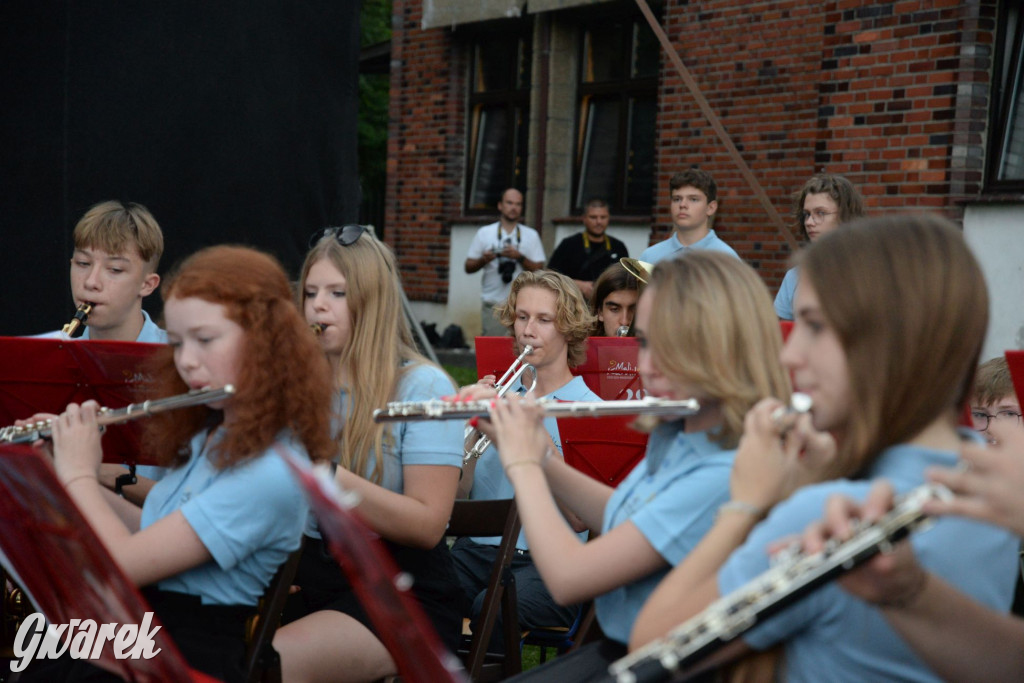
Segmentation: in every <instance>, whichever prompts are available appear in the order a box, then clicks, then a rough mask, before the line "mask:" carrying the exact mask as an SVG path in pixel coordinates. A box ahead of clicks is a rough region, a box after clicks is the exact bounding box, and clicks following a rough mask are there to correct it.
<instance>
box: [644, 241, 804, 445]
mask: <svg viewBox="0 0 1024 683" xmlns="http://www.w3.org/2000/svg"><path fill="white" fill-rule="evenodd" d="M647 287H648V291H647V292H645V293H644V296H649V295H650V293H651V292H650V289H651V288H653V289H654V292H653V294H654V301H653V305H652V308H651V320H650V323H649V326H650V329H649V330H647V331H646V332H647V343H648V344H649V345H650V347H651V351H652V352H653V353H654V358H656V359H657V363H656V364H657V368H658V371H659V372H661V373H662V374H664V375H665V376H666V377H667V378H668V379H669V380H670V381H672V382H674V383H678V384H686V385H689V386H690V387H691V388H692V389H693V390H694V391H695V392H697V393H698V394H699V395H700V396H701V398H703V399H704V400H712V401H715V402H717V403H719V404H720V409H721V413H722V425H721V427H720V428H719V429H718V431H717V432H716V433H715V434H714V436H713V438H714V439H715V441H717V442H718V443H719V444H720V445H721V446H722V447H723V448H735V447H736V446H737V445H738V444H739V439H740V436H741V435H742V434H743V418H744V416H745V415H746V414H747V411H748V410H750V408H751V407H753V405H754V404H755V403H757V402H758V401H759V400H761V399H762V398H766V397H769V396H775V397H777V398H779V399H781V400H783V401H788V400H789V395H790V383H789V376H788V375H787V374H786V372H785V371H784V370H783V368H782V365H781V363H780V362H779V352H780V350H781V348H782V333H781V331H780V328H779V321H778V319H777V318H776V317H775V309H774V308H773V306H772V299H771V296H770V295H769V294H768V289H767V288H766V287H765V285H764V283H763V282H762V281H761V278H760V277H758V275H757V273H756V272H754V269H753V268H751V267H750V266H748V265H746V264H745V263H743V262H742V261H740V260H739V259H737V258H735V257H734V256H730V255H727V254H722V253H718V252H711V251H688V252H686V253H685V254H684V255H683V256H681V257H679V258H676V259H672V260H667V261H660V262H659V263H658V264H657V266H656V267H655V268H654V273H653V274H652V276H651V281H650V283H649V284H648V285H647Z"/></svg>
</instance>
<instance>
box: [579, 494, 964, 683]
mask: <svg viewBox="0 0 1024 683" xmlns="http://www.w3.org/2000/svg"><path fill="white" fill-rule="evenodd" d="M952 497H953V494H952V493H950V491H949V489H947V488H946V487H944V486H940V485H936V484H925V485H923V486H919V487H917V488H915V489H912V490H911V491H909V492H907V493H906V494H904V495H902V496H900V497H899V498H898V499H897V502H896V505H895V506H894V507H893V509H892V510H891V511H890V512H889V513H888V514H886V515H885V516H884V517H882V518H881V519H879V520H878V521H877V522H875V523H873V524H861V525H858V526H857V527H856V530H855V532H854V534H853V536H852V537H851V538H850V539H849V540H847V541H842V542H836V541H834V540H832V541H829V542H827V543H826V545H825V548H824V550H822V551H820V552H817V553H814V554H810V555H808V554H804V553H803V552H801V551H800V550H799V548H798V547H793V548H791V549H789V550H785V551H783V553H782V556H781V557H780V558H778V560H777V561H775V562H774V563H773V565H772V567H771V568H770V569H769V570H768V571H766V572H764V573H762V574H761V575H760V576H757V577H755V578H754V579H752V580H751V581H749V582H748V583H746V584H744V585H743V586H740V587H739V588H737V589H736V590H735V591H733V592H732V593H730V594H729V595H726V596H724V597H722V598H719V599H718V600H716V601H715V602H713V603H711V604H710V605H708V607H707V608H706V609H705V610H704V611H703V612H701V613H700V614H698V615H696V616H694V617H693V618H692V619H689V620H688V621H685V622H683V623H682V624H681V625H679V626H677V627H676V628H674V629H673V630H672V631H671V632H669V633H668V635H666V636H665V637H664V638H661V639H659V640H656V641H654V642H652V643H650V644H648V645H646V646H645V647H643V648H641V649H639V650H637V651H636V652H633V653H631V654H629V655H627V656H625V657H623V658H622V659H619V660H618V661H616V662H613V663H612V664H611V665H610V666H609V667H608V675H607V676H606V677H603V678H599V679H598V680H599V681H605V682H610V681H614V682H615V683H656V682H657V681H668V680H673V679H676V678H678V677H680V676H682V675H683V674H684V673H685V670H686V669H688V668H690V667H692V666H693V665H694V664H696V663H697V662H698V661H700V660H701V659H702V658H704V657H705V656H707V655H708V654H710V653H712V652H714V651H715V650H717V649H718V648H720V647H721V646H723V645H725V644H726V643H728V642H729V641H731V640H732V639H734V638H736V637H737V636H739V635H741V634H743V633H745V632H746V631H747V630H749V629H750V628H752V627H753V626H754V625H756V624H758V623H760V622H761V621H763V620H765V619H767V618H768V617H770V616H772V615H773V614H776V613H777V612H779V611H780V610H782V609H784V608H785V607H788V606H789V605H791V604H793V603H794V602H796V601H797V600H799V599H800V598H802V597H804V596H806V595H807V594H809V593H811V592H812V591H814V590H816V589H817V588H820V587H821V586H823V585H825V584H826V583H828V582H829V581H831V580H832V579H834V578H836V577H837V576H839V575H840V574H842V573H844V572H847V571H849V570H850V569H853V568H854V567H856V566H857V565H859V564H861V563H863V562H866V561H867V560H869V559H871V558H872V557H874V556H875V555H877V554H878V553H880V552H888V551H889V550H891V549H892V545H893V544H894V543H896V542H897V541H900V540H901V539H903V538H904V537H906V536H907V535H908V534H910V533H911V532H912V531H916V530H922V529H923V528H926V523H927V521H928V517H927V516H926V515H925V514H924V512H923V511H922V508H923V507H924V504H925V503H926V502H928V501H931V500H950V499H951V498H952Z"/></svg>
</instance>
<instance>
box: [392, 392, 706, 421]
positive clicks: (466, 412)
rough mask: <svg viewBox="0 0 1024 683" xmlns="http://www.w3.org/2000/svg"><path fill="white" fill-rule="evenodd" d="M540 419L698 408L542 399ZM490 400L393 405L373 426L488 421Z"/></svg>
mask: <svg viewBox="0 0 1024 683" xmlns="http://www.w3.org/2000/svg"><path fill="white" fill-rule="evenodd" d="M537 404H538V405H539V406H541V408H542V409H543V411H544V417H610V416H613V415H652V416H660V417H689V416H691V415H696V414H697V412H698V411H699V410H700V404H699V403H698V402H697V399H695V398H686V399H680V400H668V399H663V398H655V397H653V396H646V397H644V398H641V399H635V400H632V401H576V402H571V403H563V402H561V401H557V400H555V399H548V398H542V399H540V400H538V401H537ZM493 407H494V400H493V399H486V400H483V401H463V402H461V403H449V402H448V401H441V400H432V401H395V402H392V403H389V404H388V405H387V407H386V408H382V409H379V410H375V411H373V420H374V422H413V421H416V420H465V419H468V418H471V417H488V416H490V414H491V409H492V408H493Z"/></svg>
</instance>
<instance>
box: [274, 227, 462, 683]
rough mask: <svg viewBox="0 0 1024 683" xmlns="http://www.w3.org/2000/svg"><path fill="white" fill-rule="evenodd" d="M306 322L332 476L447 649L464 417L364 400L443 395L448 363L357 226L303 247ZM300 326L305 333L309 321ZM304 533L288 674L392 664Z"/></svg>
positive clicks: (359, 671) (282, 644) (374, 242)
mask: <svg viewBox="0 0 1024 683" xmlns="http://www.w3.org/2000/svg"><path fill="white" fill-rule="evenodd" d="M300 291H301V298H302V308H303V311H304V312H305V316H306V322H307V323H310V324H321V325H324V326H326V327H325V329H324V330H323V333H322V334H320V336H319V343H320V347H321V355H326V358H327V361H328V363H329V365H330V372H329V377H330V378H331V381H332V384H333V386H334V390H335V400H334V404H333V405H334V419H335V424H334V429H335V434H336V437H335V438H336V442H337V443H336V450H337V452H338V455H337V458H336V462H337V469H336V471H335V478H336V479H337V481H338V484H339V485H340V486H341V487H342V488H343V489H346V490H349V491H354V492H355V493H356V494H358V495H359V498H360V502H359V506H358V513H359V516H360V517H361V518H362V519H363V521H365V522H366V523H367V524H368V525H369V527H370V528H371V529H372V530H373V531H375V532H376V533H378V534H380V536H381V538H382V539H383V541H384V543H385V545H386V546H387V548H388V549H389V550H390V552H391V554H392V556H393V557H394V559H395V560H396V562H397V564H398V565H399V567H400V568H401V569H402V570H403V571H405V572H408V573H409V574H410V575H411V576H412V577H413V585H412V593H413V595H414V596H415V597H416V599H417V600H418V601H419V603H420V605H421V606H422V607H423V609H424V612H425V613H426V614H427V616H428V617H429V618H430V620H431V621H432V622H433V624H434V626H435V628H436V629H437V633H438V635H439V636H440V637H441V640H442V642H444V643H445V644H446V645H447V646H448V647H449V648H451V649H452V650H453V651H454V650H455V649H456V648H457V647H458V643H459V638H460V635H461V631H462V617H461V615H460V614H459V612H458V608H457V603H458V594H459V588H458V582H457V579H456V577H455V572H454V569H453V568H452V561H451V557H450V556H449V554H448V547H447V545H446V544H445V541H444V534H445V529H446V527H447V524H448V519H449V518H450V517H451V512H452V505H453V504H454V501H455V488H456V486H457V484H458V481H459V467H460V465H461V464H462V425H461V424H459V423H458V421H453V420H442V421H422V422H408V423H402V424H391V425H383V424H377V423H375V422H374V421H373V410H374V409H375V408H380V407H382V406H384V405H385V404H386V403H388V402H389V401H421V400H428V399H436V398H439V397H440V396H443V395H449V394H451V393H452V392H453V391H454V388H455V387H454V385H453V383H452V381H451V378H449V377H448V376H447V375H446V374H445V372H444V371H443V370H442V369H441V368H440V367H438V366H437V365H435V364H433V363H431V362H430V361H428V360H427V359H426V358H424V357H423V356H422V355H421V354H420V353H418V352H417V351H416V347H415V345H414V342H413V338H412V332H411V331H410V329H409V325H408V322H407V321H406V318H405V316H404V314H403V310H402V299H401V284H400V282H399V279H398V265H397V263H396V262H395V257H394V255H393V254H392V252H391V249H390V248H389V247H388V246H387V245H386V244H384V243H383V242H381V241H380V240H378V239H377V238H376V237H374V235H373V233H372V232H371V231H369V230H368V229H366V228H364V227H363V226H359V225H349V226H345V227H344V228H330V229H328V230H326V231H325V232H324V233H323V235H322V236H321V237H319V239H318V240H317V241H316V242H315V244H314V245H313V247H312V249H311V250H310V252H309V254H308V255H307V256H306V261H305V264H304V265H303V267H302V279H301V290H300ZM307 333H308V334H309V336H310V338H311V339H312V338H313V335H312V333H309V331H308V329H307ZM306 533H307V538H306V544H305V548H304V552H303V555H302V561H301V563H300V565H299V570H298V574H297V576H296V580H295V584H296V585H297V586H298V587H299V589H300V590H299V591H298V592H297V593H295V594H294V595H293V596H292V599H291V600H290V601H289V606H288V609H287V610H286V612H285V616H286V621H287V622H289V623H286V624H285V625H284V626H283V627H282V628H280V629H279V630H278V631H277V634H276V636H275V638H274V647H275V648H276V649H277V651H278V652H279V653H280V654H281V665H282V672H283V678H284V680H287V681H336V680H338V678H339V672H344V674H343V675H344V678H345V680H346V681H373V680H377V679H380V678H383V677H385V676H389V675H393V674H395V673H396V666H395V663H394V661H393V660H392V658H391V655H390V654H389V653H388V651H387V649H386V648H385V647H384V644H383V643H382V642H381V641H380V639H379V638H378V637H377V635H376V628H377V627H376V626H374V624H373V623H372V622H371V621H370V618H369V616H368V614H367V612H366V610H365V609H364V608H363V606H362V605H361V604H360V602H359V600H358V599H357V598H356V595H355V593H354V591H353V589H352V586H351V585H350V584H349V583H348V581H347V580H346V578H345V575H344V573H343V572H342V570H341V568H340V567H339V566H338V564H337V563H336V562H335V561H334V559H333V558H332V557H331V556H330V554H329V553H328V552H327V550H326V547H325V545H324V543H323V541H322V539H321V538H320V534H319V530H318V529H317V528H316V527H315V525H312V524H311V525H310V526H308V527H307V531H306Z"/></svg>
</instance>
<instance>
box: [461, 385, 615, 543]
mask: <svg viewBox="0 0 1024 683" xmlns="http://www.w3.org/2000/svg"><path fill="white" fill-rule="evenodd" d="M510 391H514V392H516V393H517V394H522V393H525V390H524V387H523V385H522V382H520V381H519V380H516V383H515V384H513V385H512V387H511V389H510ZM543 398H550V399H555V400H558V401H600V400H601V397H600V396H598V395H597V394H595V393H594V392H593V391H591V390H590V387H588V386H587V383H586V382H584V381H583V378H582V377H580V376H578V375H577V376H576V377H573V378H572V379H571V380H570V381H568V382H566V383H565V384H564V385H563V386H561V387H560V388H558V389H555V390H554V391H552V392H551V393H550V394H548V395H547V396H544V397H543ZM544 429H546V430H548V434H550V435H551V440H552V441H554V442H555V446H556V447H557V448H558V452H559V453H561V452H562V440H561V438H560V437H559V435H558V420H557V419H556V418H554V417H546V418H544ZM514 497H515V489H514V488H513V487H512V482H510V481H509V480H508V477H506V476H505V470H504V469H503V468H502V466H501V457H500V456H499V455H498V451H497V449H495V447H494V444H491V445H490V446H488V447H487V450H485V451H484V452H483V454H482V455H481V456H480V459H479V460H477V463H476V469H475V470H474V474H473V488H472V489H471V490H470V492H469V498H470V500H502V499H506V498H514ZM579 537H580V540H581V541H584V542H586V540H587V533H586V532H585V531H584V532H581V533H580V534H579ZM471 540H472V541H474V542H475V543H480V544H483V545H498V544H499V543H500V542H501V537H500V536H475V537H471ZM516 548H518V549H520V550H526V549H527V545H526V532H524V531H520V532H519V538H518V539H517V540H516Z"/></svg>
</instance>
